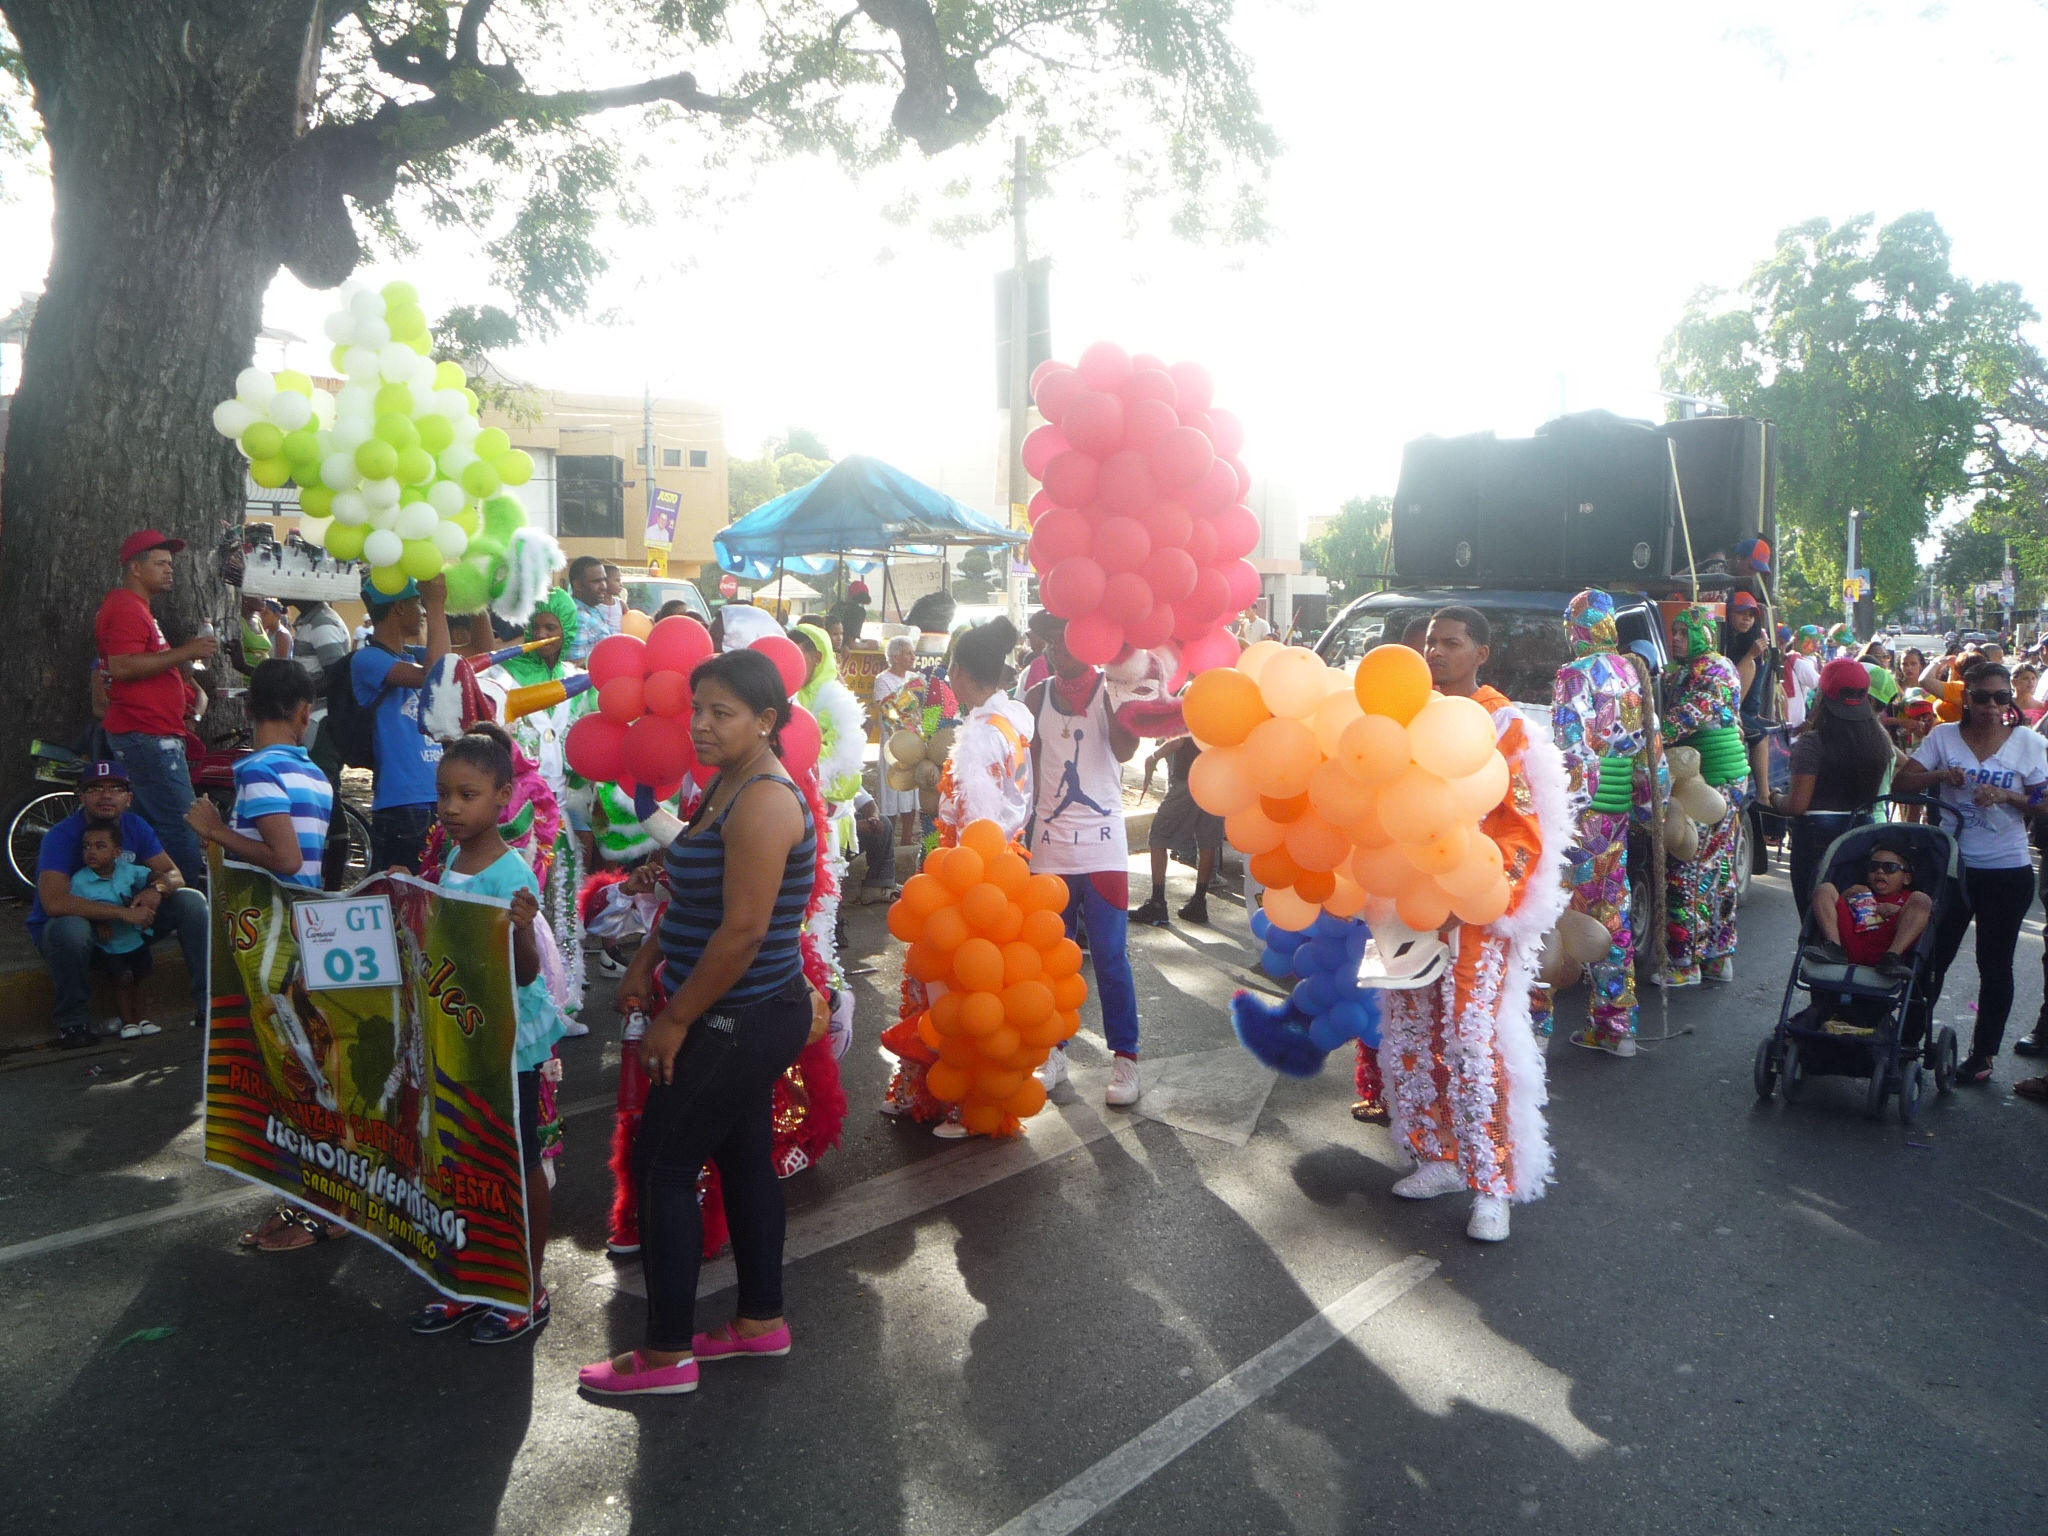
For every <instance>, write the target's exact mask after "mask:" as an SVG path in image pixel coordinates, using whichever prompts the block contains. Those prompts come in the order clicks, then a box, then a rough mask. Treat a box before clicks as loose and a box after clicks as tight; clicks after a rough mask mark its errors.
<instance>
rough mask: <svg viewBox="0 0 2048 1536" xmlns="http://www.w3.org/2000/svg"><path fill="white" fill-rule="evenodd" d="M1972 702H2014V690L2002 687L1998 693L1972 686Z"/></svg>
mask: <svg viewBox="0 0 2048 1536" xmlns="http://www.w3.org/2000/svg"><path fill="white" fill-rule="evenodd" d="M1970 702H1971V703H1972V704H2010V703H2011V702H2012V692H2011V690H2010V689H2000V690H1999V691H1998V692H1997V693H1992V692H1991V691H1989V690H1988V689H1984V688H1972V689H1971V690H1970Z"/></svg>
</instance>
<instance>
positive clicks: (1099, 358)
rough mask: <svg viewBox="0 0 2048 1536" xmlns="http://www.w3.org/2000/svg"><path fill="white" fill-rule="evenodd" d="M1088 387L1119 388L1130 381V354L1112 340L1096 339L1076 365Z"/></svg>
mask: <svg viewBox="0 0 2048 1536" xmlns="http://www.w3.org/2000/svg"><path fill="white" fill-rule="evenodd" d="M1077 366H1078V368H1079V370H1080V374H1081V377H1082V378H1083V379H1085V380H1087V382H1088V387H1089V388H1090V389H1101V390H1119V389H1122V388H1123V387H1124V385H1125V384H1127V383H1129V382H1130V378H1131V372H1132V369H1131V355H1130V353H1128V352H1126V351H1125V350H1124V349H1123V348H1122V347H1120V346H1118V345H1117V344H1116V343H1115V342H1113V341H1098V342H1095V343H1094V344H1093V345H1091V346H1090V347H1089V348H1088V350H1087V351H1085V352H1083V353H1082V354H1081V361H1080V363H1079V364H1078V365H1077Z"/></svg>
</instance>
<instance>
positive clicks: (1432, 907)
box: [1394, 877, 1451, 933]
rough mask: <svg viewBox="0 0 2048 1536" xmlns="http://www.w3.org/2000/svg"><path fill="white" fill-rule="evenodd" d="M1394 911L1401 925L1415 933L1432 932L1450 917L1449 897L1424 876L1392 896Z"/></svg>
mask: <svg viewBox="0 0 2048 1536" xmlns="http://www.w3.org/2000/svg"><path fill="white" fill-rule="evenodd" d="M1394 911H1395V912H1396V913H1397V914H1399V916H1400V919H1401V922H1402V924H1403V926H1405V927H1408V928H1412V929H1414V930H1415V931H1416V932H1417V933H1434V932H1435V931H1436V930H1437V929H1439V928H1441V927H1443V925H1444V924H1445V923H1447V922H1449V921H1450V919H1451V899H1450V898H1449V897H1448V896H1446V895H1445V894H1444V893H1443V892H1442V891H1441V890H1439V889H1438V888H1437V885H1436V882H1435V881H1433V880H1430V879H1428V878H1427V877H1424V878H1422V879H1420V880H1418V881H1417V882H1416V883H1415V884H1414V885H1412V886H1410V887H1409V888H1408V889H1407V890H1406V891H1404V892H1402V893H1401V894H1400V895H1399V896H1396V897H1395V898H1394Z"/></svg>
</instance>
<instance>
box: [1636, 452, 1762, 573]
mask: <svg viewBox="0 0 2048 1536" xmlns="http://www.w3.org/2000/svg"><path fill="white" fill-rule="evenodd" d="M1660 430H1661V431H1662V432H1663V434H1664V435H1665V436H1666V437H1668V438H1670V440H1671V442H1672V445H1673V446H1674V447H1675V448H1676V449H1677V451H1678V487H1679V490H1680V492H1681V493H1682V494H1683V495H1684V498H1685V521H1686V526H1687V527H1688V528H1689V529H1690V530H1691V533H1692V552H1693V558H1694V559H1695V560H1697V561H1700V562H1705V561H1706V559H1707V557H1708V556H1710V555H1713V554H1715V553H1717V552H1720V551H1723V550H1726V549H1729V548H1730V547H1732V546H1733V545H1736V544H1739V543H1741V542H1742V541H1743V540H1744V539H1758V538H1760V539H1763V540H1765V541H1767V542H1769V543H1772V544H1775V543H1776V542H1777V534H1778V530H1777V510H1776V509H1777V499H1778V467H1777V451H1776V450H1777V427H1776V425H1775V424H1774V423H1771V422H1768V421H1758V420H1756V419H1755V418H1754V417H1749V416H1700V417H1696V418H1694V419H1693V420H1691V421H1671V422H1666V423H1665V424H1664V425H1663V427H1662V428H1661V429H1660ZM1671 557H1672V567H1671V568H1672V573H1673V574H1674V575H1676V574H1679V573H1682V572H1683V571H1684V569H1685V541H1684V539H1683V537H1681V538H1680V539H1679V540H1678V541H1677V543H1676V544H1675V545H1674V546H1673V548H1672V551H1671Z"/></svg>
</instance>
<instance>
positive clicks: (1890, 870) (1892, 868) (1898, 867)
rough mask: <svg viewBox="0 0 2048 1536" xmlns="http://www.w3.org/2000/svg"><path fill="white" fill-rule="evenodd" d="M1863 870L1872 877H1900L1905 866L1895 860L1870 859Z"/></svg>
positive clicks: (1904, 870)
mask: <svg viewBox="0 0 2048 1536" xmlns="http://www.w3.org/2000/svg"><path fill="white" fill-rule="evenodd" d="M1864 868H1865V869H1867V870H1869V871H1870V872H1871V873H1872V874H1873V875H1902V874H1904V873H1905V872H1906V866H1905V865H1903V864H1901V863H1900V862H1899V861H1898V860H1897V859H1872V860H1871V861H1870V862H1869V863H1868V864H1866V865H1864Z"/></svg>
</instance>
